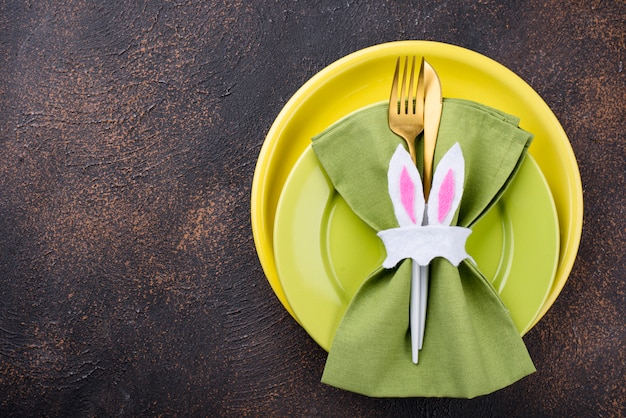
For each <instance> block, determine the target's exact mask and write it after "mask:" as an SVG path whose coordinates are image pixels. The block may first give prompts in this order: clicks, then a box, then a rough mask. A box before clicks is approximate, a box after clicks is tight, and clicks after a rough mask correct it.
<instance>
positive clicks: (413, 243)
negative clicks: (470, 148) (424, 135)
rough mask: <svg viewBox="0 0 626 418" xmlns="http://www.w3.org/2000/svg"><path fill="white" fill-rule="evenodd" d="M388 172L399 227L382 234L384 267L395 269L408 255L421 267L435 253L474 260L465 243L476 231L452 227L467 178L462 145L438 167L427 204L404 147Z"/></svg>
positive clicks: (456, 261) (455, 262)
mask: <svg viewBox="0 0 626 418" xmlns="http://www.w3.org/2000/svg"><path fill="white" fill-rule="evenodd" d="M387 176H388V185H389V195H390V197H391V201H392V203H393V208H394V213H395V215H396V219H397V220H398V224H399V228H393V229H387V230H384V231H380V232H379V233H378V236H379V237H380V238H381V240H382V241H383V244H384V245H385V249H386V250H387V258H386V259H385V261H384V262H383V267H385V268H391V267H393V266H395V265H396V264H397V263H398V262H399V261H400V260H402V259H405V258H412V259H413V260H415V262H417V263H418V264H419V265H421V266H425V265H427V264H428V263H430V261H431V260H432V259H433V258H435V257H444V258H446V259H447V260H448V261H450V262H451V263H452V264H453V265H455V266H457V265H458V264H459V263H460V262H461V261H462V260H463V259H465V258H470V257H469V255H468V254H467V252H466V251H465V242H466V240H467V237H468V236H469V234H470V233H471V230H470V229H468V228H463V227H459V226H450V223H451V222H452V219H453V218H454V214H455V212H456V210H457V208H458V206H459V203H460V202H461V197H462V195H463V184H464V180H465V160H464V158H463V153H462V151H461V146H460V145H459V144H458V143H456V144H454V145H453V146H452V148H450V150H448V152H447V153H446V154H445V155H444V156H443V158H442V159H441V161H440V162H439V164H438V165H437V168H436V170H435V174H434V176H433V186H432V190H431V193H430V199H429V202H428V205H426V202H425V201H424V193H423V187H422V180H421V178H420V175H419V172H418V171H417V168H416V167H415V165H414V164H413V161H412V160H411V156H410V155H409V153H408V152H407V151H406V150H405V149H404V148H403V147H402V146H401V145H398V148H396V151H395V153H394V154H393V156H392V157H391V161H390V162H389V171H388V173H387Z"/></svg>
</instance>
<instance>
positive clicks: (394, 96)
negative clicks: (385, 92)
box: [389, 57, 400, 115]
mask: <svg viewBox="0 0 626 418" xmlns="http://www.w3.org/2000/svg"><path fill="white" fill-rule="evenodd" d="M399 75H400V57H398V59H397V61H396V71H395V73H394V75H393V83H392V84H391V96H390V97H389V114H390V115H392V114H398V113H400V104H399V103H398V76H399ZM392 104H393V105H394V106H392ZM394 110H395V112H394Z"/></svg>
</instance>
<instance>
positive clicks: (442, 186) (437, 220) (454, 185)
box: [428, 142, 465, 225]
mask: <svg viewBox="0 0 626 418" xmlns="http://www.w3.org/2000/svg"><path fill="white" fill-rule="evenodd" d="M464 181H465V160H464V159H463V153H462V152H461V146H460V145H459V143H458V142H457V143H455V144H454V145H453V146H452V147H451V148H450V149H449V150H448V152H447V153H446V154H445V155H444V156H443V158H441V161H439V164H438V165H437V168H436V170H435V174H434V176H433V186H432V189H431V193H430V199H429V200H428V224H429V225H450V223H451V222H452V218H454V214H455V212H456V209H457V208H458V207H459V203H461V197H462V196H463V182H464Z"/></svg>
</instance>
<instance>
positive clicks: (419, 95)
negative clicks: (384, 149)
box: [389, 57, 428, 364]
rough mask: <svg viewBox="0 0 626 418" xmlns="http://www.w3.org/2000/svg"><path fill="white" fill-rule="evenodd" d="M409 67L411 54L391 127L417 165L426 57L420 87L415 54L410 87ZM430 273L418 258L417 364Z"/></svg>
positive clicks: (394, 92)
mask: <svg viewBox="0 0 626 418" xmlns="http://www.w3.org/2000/svg"><path fill="white" fill-rule="evenodd" d="M408 66H409V57H406V58H405V60H404V71H403V72H402V86H401V88H400V95H399V96H398V79H399V76H400V58H398V61H397V62H396V71H395V74H394V77H393V83H392V86H391V95H390V97H389V128H390V129H391V130H392V131H393V132H394V133H395V134H396V135H398V136H400V137H402V138H403V139H404V140H405V141H406V144H407V147H408V148H409V154H411V159H412V160H413V163H414V164H415V162H416V156H415V139H416V138H417V136H418V135H419V134H420V133H422V131H423V130H424V95H425V89H424V58H423V57H422V60H421V63H420V68H419V73H418V76H417V86H414V82H415V72H416V68H415V57H413V59H412V64H411V75H410V78H409V85H408V87H407V85H406V77H407V71H408ZM427 275H428V266H420V265H419V264H417V263H416V262H415V261H413V262H412V264H411V296H410V300H411V302H410V306H409V324H410V327H411V359H412V361H413V363H415V364H417V362H418V357H419V349H420V345H421V344H420V343H421V341H423V329H424V325H423V324H424V319H425V318H426V313H425V309H424V308H425V306H426V302H425V301H423V299H424V296H425V295H426V294H425V292H424V291H423V290H422V288H423V287H424V284H425V283H426V282H425V276H427ZM422 293H424V294H422ZM422 305H423V306H422Z"/></svg>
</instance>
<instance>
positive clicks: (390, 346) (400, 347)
mask: <svg viewBox="0 0 626 418" xmlns="http://www.w3.org/2000/svg"><path fill="white" fill-rule="evenodd" d="M387 106H388V105H387V103H379V104H376V105H372V106H369V107H366V108H364V109H361V110H359V111H357V112H355V113H353V114H351V115H349V116H348V117H346V118H344V119H342V120H340V121H338V122H337V123H335V124H334V125H333V126H331V127H330V128H328V129H327V130H325V131H324V132H322V133H321V134H319V135H318V136H316V137H315V138H313V150H314V151H315V153H316V155H317V157H318V159H319V161H320V163H321V165H322V166H323V168H324V170H325V171H326V173H327V174H328V176H329V178H330V179H331V181H332V183H333V185H334V187H335V189H336V190H337V191H338V192H339V193H340V194H341V195H342V197H343V198H344V199H345V200H346V202H347V203H348V205H349V206H350V207H351V208H352V210H353V211H354V212H355V213H356V214H357V215H358V216H359V217H360V218H362V219H363V220H364V221H365V222H366V223H368V224H369V225H370V226H371V227H372V228H374V229H375V230H377V231H380V230H385V229H390V228H395V227H397V226H398V224H397V221H396V218H395V215H394V210H393V205H392V202H391V200H390V197H389V194H388V191H387V170H388V166H389V161H390V159H391V156H392V154H393V152H394V151H395V149H396V147H397V146H398V144H400V143H403V141H402V139H401V138H399V137H398V136H396V135H395V134H393V133H392V132H391V131H390V129H389V127H388V123H387V109H388V107H387ZM518 122H519V119H518V118H516V117H514V116H511V115H507V114H505V113H503V112H500V111H498V110H496V109H492V108H489V107H487V106H483V105H481V104H478V103H474V102H470V101H466V100H460V99H444V102H443V112H442V117H441V123H440V127H439V134H438V138H437V148H436V151H435V163H434V166H435V167H436V166H437V163H438V161H439V160H440V159H441V157H442V156H443V155H444V154H445V153H446V151H448V149H449V148H450V147H451V146H452V145H453V144H455V143H457V142H458V143H460V145H461V148H462V152H463V155H464V158H465V190H464V193H463V197H462V200H461V203H460V206H459V208H458V211H457V214H456V217H455V220H453V222H452V225H458V226H464V227H471V225H472V224H473V223H474V222H475V221H476V220H477V219H478V218H479V217H480V216H481V215H482V214H483V213H484V212H485V211H487V210H488V209H489V207H491V206H492V205H493V204H494V203H495V202H496V201H497V199H498V198H499V197H500V195H501V194H502V193H503V191H504V189H505V188H506V186H507V185H508V183H509V182H510V180H511V179H512V178H513V177H514V175H515V173H516V172H517V170H518V168H519V166H520V165H521V161H522V160H523V158H524V156H525V155H526V151H527V148H528V146H529V144H530V142H531V140H532V134H530V133H528V132H526V131H524V130H522V129H520V128H519V127H518ZM419 148H420V147H418V149H419ZM417 159H418V161H421V159H422V158H421V155H418V158H417ZM418 168H420V169H421V167H418ZM410 263H411V260H410V259H406V260H403V261H402V262H400V263H399V264H398V266H396V267H395V268H393V269H389V270H387V269H384V268H382V266H381V267H379V268H378V269H376V271H374V272H372V273H371V275H370V276H369V277H368V278H367V279H366V280H365V281H364V283H363V285H362V286H361V287H360V288H359V290H358V291H357V292H356V294H355V295H354V297H353V299H352V301H351V302H350V305H349V306H348V308H347V310H346V312H345V314H344V317H343V319H342V320H341V323H340V325H339V327H338V329H337V332H336V334H335V337H334V339H333V342H332V344H331V348H330V352H329V355H328V359H327V361H326V366H325V369H324V374H323V376H322V382H324V383H326V384H329V385H332V386H336V387H339V388H342V389H346V390H349V391H353V392H357V393H360V394H364V395H367V396H375V397H413V396H424V397H461V398H472V397H475V396H479V395H483V394H487V393H490V392H493V391H495V390H498V389H500V388H503V387H505V386H507V385H510V384H512V383H513V382H515V381H517V380H519V379H521V378H522V377H524V376H526V375H528V374H530V373H533V372H534V371H535V368H534V366H533V363H532V361H531V359H530V356H529V354H528V352H527V350H526V347H525V345H524V342H523V341H522V339H521V337H520V335H519V332H518V331H517V329H516V327H515V325H514V323H513V321H512V320H511V317H510V315H509V312H508V310H507V309H506V307H505V306H504V304H503V303H502V301H501V300H500V298H499V296H498V294H497V292H496V291H495V290H494V288H493V287H492V286H491V283H490V282H489V281H488V280H487V279H486V278H485V277H484V276H483V275H482V274H481V273H480V271H479V270H478V269H477V267H476V266H475V265H473V264H472V262H471V261H469V260H465V261H463V262H461V264H460V265H459V266H458V267H454V266H453V265H452V264H450V262H448V261H447V260H445V259H442V258H435V259H434V260H433V261H432V262H431V264H430V285H429V286H430V289H429V294H428V298H429V299H428V314H427V317H426V327H425V329H426V331H425V335H424V343H423V348H422V350H421V351H420V354H419V363H418V364H413V363H412V361H411V341H410V331H409V298H410V283H411V264H410Z"/></svg>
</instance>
